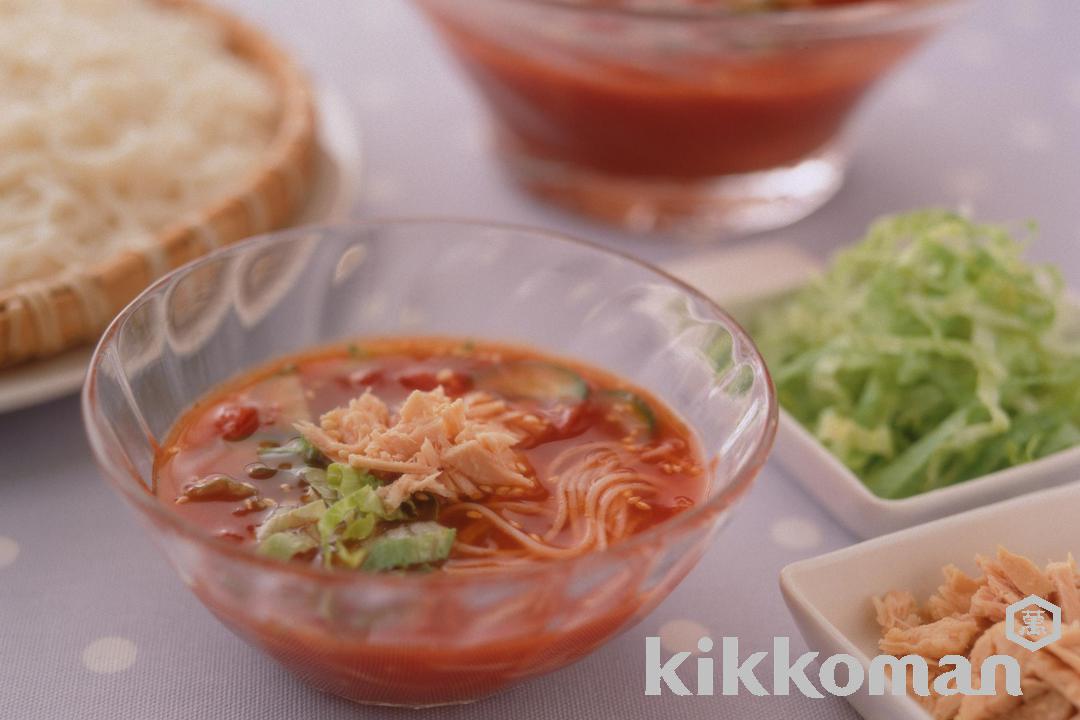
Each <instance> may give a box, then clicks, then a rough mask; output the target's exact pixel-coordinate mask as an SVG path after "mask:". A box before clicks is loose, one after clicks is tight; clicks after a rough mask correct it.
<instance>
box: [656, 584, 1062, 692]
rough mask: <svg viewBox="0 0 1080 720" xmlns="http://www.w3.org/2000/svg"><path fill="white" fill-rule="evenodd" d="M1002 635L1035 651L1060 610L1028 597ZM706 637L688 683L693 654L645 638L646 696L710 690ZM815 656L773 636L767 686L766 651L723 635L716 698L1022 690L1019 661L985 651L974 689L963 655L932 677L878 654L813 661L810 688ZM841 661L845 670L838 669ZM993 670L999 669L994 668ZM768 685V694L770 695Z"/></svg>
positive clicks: (944, 662)
mask: <svg viewBox="0 0 1080 720" xmlns="http://www.w3.org/2000/svg"><path fill="white" fill-rule="evenodd" d="M1005 636H1006V637H1007V638H1008V639H1009V640H1012V641H1013V642H1014V643H1016V644H1017V645H1020V646H1021V647H1024V648H1027V649H1028V650H1030V651H1032V652H1035V651H1036V650H1040V649H1042V648H1044V647H1046V646H1047V645H1050V644H1051V643H1053V642H1054V641H1056V640H1058V639H1060V638H1061V608H1059V607H1058V606H1057V605H1054V604H1053V603H1051V602H1049V601H1047V600H1045V599H1043V598H1041V597H1039V596H1038V595H1029V596H1028V597H1026V598H1023V599H1022V600H1019V601H1017V602H1015V603H1013V604H1012V605H1010V606H1009V607H1008V608H1006V614H1005ZM713 647H714V643H713V641H712V638H709V637H702V638H701V639H699V640H698V642H697V649H698V652H699V653H700V654H699V656H698V657H697V658H696V668H695V669H696V670H697V672H696V673H694V675H695V680H696V685H695V686H694V689H691V687H689V686H688V685H687V684H686V682H685V680H686V679H687V678H685V677H684V676H686V675H690V673H687V672H683V673H682V674H680V672H679V670H680V667H681V666H682V664H683V663H684V662H686V661H687V660H688V659H689V658H690V656H691V653H690V652H687V651H684V652H677V653H674V654H673V655H672V656H671V657H670V658H668V659H666V660H665V659H664V658H663V657H662V655H661V646H660V638H658V637H647V638H645V694H646V695H662V694H663V693H664V688H667V691H668V692H671V693H674V694H675V695H714V694H716V688H717V682H716V680H717V678H716V675H717V673H716V665H717V663H716V660H715V659H714V658H712V657H709V656H708V653H711V652H712V651H713ZM819 654H820V653H816V652H808V653H803V654H802V655H800V656H799V657H797V658H795V660H794V661H792V659H791V640H790V638H787V637H775V638H773V647H772V661H771V662H769V663H766V664H767V665H771V667H772V687H771V688H766V687H765V685H764V684H763V683H762V682H761V679H759V678H758V676H757V670H758V667H759V666H760V665H761V664H762V663H763V662H764V661H766V659H767V658H768V657H769V653H768V652H766V651H758V652H755V653H751V654H750V655H749V656H747V657H746V658H742V657H740V654H739V638H737V637H725V638H723V639H722V640H721V643H720V663H719V665H720V673H719V674H720V683H719V689H720V694H722V695H738V694H739V693H740V692H741V691H742V690H744V689H745V690H746V691H747V692H749V693H750V694H751V695H757V696H766V695H790V694H791V692H792V686H794V687H795V688H796V689H797V691H798V692H799V693H801V694H803V695H805V696H806V697H810V698H822V697H825V693H828V694H830V695H835V696H838V697H846V696H848V695H853V694H855V693H856V692H859V691H860V690H861V689H862V688H863V686H864V685H866V686H867V692H868V693H869V694H870V695H884V694H885V693H886V688H888V689H889V692H891V693H892V694H893V695H905V694H907V693H908V692H913V693H915V694H916V695H921V696H923V697H926V696H928V695H930V691H931V688H933V692H934V693H935V694H937V695H943V696H949V695H997V694H998V686H997V684H998V678H999V677H1000V676H1001V675H1002V674H1003V675H1004V679H1005V688H1004V692H1006V693H1008V694H1009V695H1014V696H1018V695H1023V691H1022V690H1021V689H1020V663H1019V662H1018V661H1017V660H1016V658H1014V657H1012V656H1009V655H990V656H989V657H987V658H986V659H985V660H984V661H983V662H982V665H981V666H980V667H979V687H977V688H976V687H973V686H972V681H971V680H972V667H971V661H970V660H968V659H967V658H966V657H964V656H963V655H946V656H944V657H943V658H941V659H940V660H939V661H938V663H937V666H938V670H939V671H940V672H939V673H938V675H937V676H936V677H935V678H934V680H933V683H931V682H930V666H929V663H928V662H927V660H926V658H924V657H922V656H921V655H905V656H903V657H894V656H892V655H878V656H876V657H873V658H871V659H870V663H869V665H868V666H867V665H865V664H863V663H862V662H860V661H859V659H858V658H855V657H854V656H852V655H846V654H838V655H830V656H828V657H825V658H822V659H821V662H820V664H819V666H818V673H817V680H818V683H817V684H816V685H815V684H814V683H813V682H812V681H811V679H810V676H809V675H807V671H808V670H809V669H810V665H811V663H813V662H814V661H815V660H817V659H818V655H819ZM841 666H843V668H844V671H843V672H841V673H838V672H837V670H838V669H839V668H840V667H841ZM998 668H1001V670H1003V673H998V672H997V670H998ZM770 690H771V692H770Z"/></svg>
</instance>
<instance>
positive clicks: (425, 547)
mask: <svg viewBox="0 0 1080 720" xmlns="http://www.w3.org/2000/svg"><path fill="white" fill-rule="evenodd" d="M455 534H456V531H455V530H454V529H453V528H448V527H443V526H442V525H439V524H438V523H433V522H414V523H409V524H408V525H400V526H398V527H396V528H393V529H391V530H388V531H387V532H386V533H385V534H383V535H380V536H379V537H377V538H375V539H374V540H372V541H371V542H370V543H368V544H367V556H366V557H365V558H364V564H363V566H362V567H363V569H364V570H370V571H378V570H392V569H394V568H404V567H409V566H410V565H423V564H425V563H432V562H438V561H439V560H445V559H446V558H447V557H448V556H449V555H450V548H451V547H452V546H453V544H454V536H455Z"/></svg>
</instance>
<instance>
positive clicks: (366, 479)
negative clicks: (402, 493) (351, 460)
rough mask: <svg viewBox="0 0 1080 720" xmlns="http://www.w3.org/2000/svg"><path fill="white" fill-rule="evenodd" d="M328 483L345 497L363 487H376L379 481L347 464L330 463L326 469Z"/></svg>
mask: <svg viewBox="0 0 1080 720" xmlns="http://www.w3.org/2000/svg"><path fill="white" fill-rule="evenodd" d="M326 483H327V484H328V485H329V486H330V487H331V488H333V489H334V490H336V491H337V492H338V494H339V495H340V496H342V497H344V496H346V495H352V494H353V493H354V492H356V491H357V490H359V489H360V488H362V487H366V486H371V487H376V486H378V484H379V481H378V480H377V479H376V478H375V476H374V475H372V474H371V473H369V472H367V471H358V470H356V469H355V468H353V467H350V466H349V465H346V464H345V463H330V465H329V466H328V467H327V468H326Z"/></svg>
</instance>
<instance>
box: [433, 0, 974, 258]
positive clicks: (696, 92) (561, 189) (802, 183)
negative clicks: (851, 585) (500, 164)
mask: <svg viewBox="0 0 1080 720" xmlns="http://www.w3.org/2000/svg"><path fill="white" fill-rule="evenodd" d="M418 2H419V4H420V6H421V7H422V8H423V9H424V10H425V11H426V13H427V14H428V16H429V17H430V18H431V19H432V20H433V22H434V24H435V26H436V27H437V28H438V29H439V30H440V31H441V32H442V35H443V37H444V38H445V40H446V42H447V44H448V45H449V47H450V49H451V50H452V51H453V53H454V55H455V56H456V57H457V58H458V60H459V61H460V62H461V64H462V66H463V67H464V68H465V70H466V71H467V72H468V74H469V75H470V76H471V78H472V79H473V80H474V81H475V83H476V85H477V86H478V87H479V89H480V91H481V93H482V94H483V96H484V98H485V99H486V101H487V103H488V105H489V107H490V109H491V114H492V116H493V118H494V127H495V131H496V138H497V146H498V150H499V153H500V155H501V157H502V159H503V160H504V161H505V163H506V165H507V166H508V167H509V169H510V170H511V173H512V175H513V176H514V177H515V178H516V179H517V180H518V181H519V182H520V183H521V184H522V185H523V186H525V187H526V188H527V189H529V190H530V191H532V192H533V193H535V194H537V195H539V196H541V197H543V198H545V199H548V200H551V201H553V202H555V203H557V204H560V205H563V206H566V207H569V208H571V209H573V210H575V211H578V212H581V213H583V214H585V215H589V216H593V217H597V218H600V219H602V220H606V221H609V222H614V223H616V224H619V225H622V226H624V227H626V228H628V229H631V230H637V231H651V230H675V231H679V232H681V233H682V234H690V235H701V236H705V237H710V238H711V237H716V236H717V235H724V234H733V233H741V232H749V231H755V230H764V229H767V228H773V227H778V226H782V225H786V224H788V223H791V222H794V221H795V220H798V219H799V218H801V217H803V216H805V215H807V214H809V213H810V212H812V211H813V210H815V209H816V208H817V207H819V206H820V205H821V204H823V203H824V202H825V201H827V200H828V199H829V198H830V197H831V196H832V195H833V193H835V192H836V190H837V189H838V188H839V187H840V184H841V182H842V180H843V177H844V169H845V166H846V162H847V148H846V146H845V143H844V139H843V128H844V125H845V122H846V121H847V119H848V117H849V116H850V114H851V112H852V109H853V108H854V107H855V106H856V104H857V103H858V101H859V100H860V98H862V97H863V95H864V94H865V93H866V91H867V89H868V88H870V87H871V86H872V85H873V84H874V82H875V81H877V80H878V79H879V78H881V77H882V76H883V75H884V74H885V73H886V72H887V71H888V70H889V69H890V68H891V67H893V66H894V65H895V64H896V63H897V62H898V61H899V60H900V59H902V58H903V57H905V56H906V55H907V54H908V53H910V52H911V51H912V50H913V49H914V48H915V47H916V46H918V45H919V43H920V42H922V41H923V40H924V39H925V38H926V37H927V36H928V35H929V34H930V33H931V32H932V31H933V30H935V29H937V28H938V27H940V26H941V25H942V24H943V23H944V22H945V21H946V20H948V19H949V18H951V17H953V16H954V15H956V14H957V12H958V11H959V10H960V8H961V7H962V6H963V5H964V4H966V3H965V2H964V1H963V0H872V1H865V2H851V3H844V4H840V5H830V6H828V7H819V8H812V9H807V10H783V11H779V10H762V11H755V12H736V11H734V10H732V9H730V8H731V6H732V5H737V4H738V3H732V2H722V1H719V0H714V1H713V2H686V1H682V0H656V1H654V2H603V1H600V0H472V1H471V2H460V0H418Z"/></svg>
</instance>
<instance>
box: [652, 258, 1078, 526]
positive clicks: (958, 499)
mask: <svg viewBox="0 0 1080 720" xmlns="http://www.w3.org/2000/svg"><path fill="white" fill-rule="evenodd" d="M822 267H823V266H822V264H821V263H820V262H819V261H818V260H817V259H816V258H814V257H812V256H810V255H808V254H806V253H805V252H804V251H803V250H801V249H799V248H798V247H796V246H793V245H790V244H786V243H761V244H759V245H756V246H748V247H745V248H738V249H721V250H717V251H713V252H711V253H705V254H701V255H695V256H693V257H691V258H688V259H685V260H681V261H679V262H675V263H669V264H668V265H667V269H668V270H669V271H670V272H671V273H672V274H673V275H676V276H677V277H680V278H682V279H683V280H685V281H686V282H688V283H690V284H691V285H694V286H696V287H697V288H699V289H700V290H701V291H702V292H704V293H706V294H707V295H709V296H710V297H712V298H714V299H715V300H717V301H718V302H719V303H720V304H721V305H722V306H724V307H727V308H728V309H729V310H730V311H731V312H732V313H733V314H734V315H735V317H736V318H740V317H746V316H747V314H749V313H752V312H753V310H754V309H755V308H756V307H760V306H761V305H762V304H764V303H766V302H769V301H773V300H775V299H777V298H778V297H780V296H781V295H784V294H787V293H789V292H791V291H793V290H795V289H797V288H798V287H800V286H801V285H803V284H805V283H806V282H808V281H809V280H810V278H811V277H813V276H814V275H815V274H817V273H818V272H820V271H821V270H822ZM773 456H774V457H775V458H776V459H777V460H779V461H780V463H781V464H782V465H783V466H784V467H785V468H786V469H787V470H788V471H789V472H790V473H791V475H792V476H793V477H794V478H795V480H797V481H798V483H799V484H800V485H802V486H803V488H805V489H806V491H807V492H808V493H810V494H811V495H812V496H813V497H814V498H815V499H816V500H817V501H818V502H819V503H821V505H822V506H824V507H825V508H826V509H827V510H828V511H829V512H830V513H832V515H833V516H834V517H835V518H836V519H837V520H838V521H839V522H840V524H842V525H843V526H844V527H846V528H847V529H848V530H850V531H851V532H852V533H854V534H855V535H857V536H858V537H860V538H870V537H876V536H878V535H883V534H885V533H890V532H895V531H897V530H901V529H903V528H907V527H911V526H913V525H918V524H920V523H925V522H929V521H931V520H937V519H938V518H943V517H948V516H949V515H953V514H955V513H958V512H962V511H964V510H970V509H972V508H976V507H980V506H982V505H988V504H990V503H993V502H998V501H1000V500H1006V499H1008V498H1012V497H1017V496H1019V495H1023V494H1025V493H1029V492H1034V491H1037V490H1044V489H1046V488H1051V487H1056V486H1059V485H1062V484H1065V483H1068V482H1072V481H1073V480H1078V479H1080V447H1077V448H1072V449H1070V450H1064V451H1062V452H1059V453H1056V454H1054V455H1051V456H1049V457H1045V458H1042V459H1040V460H1036V461H1034V462H1029V463H1025V464H1023V465H1018V466H1016V467H1013V468H1009V469H1007V470H1000V471H998V472H995V473H990V474H989V475H983V476H982V477H979V478H974V479H972V480H968V481H967V482H963V483H959V484H957V485H951V486H949V487H945V488H940V489H937V490H932V491H930V492H927V493H923V494H921V495H916V496H914V497H910V498H904V499H902V500H887V499H885V498H881V497H878V496H877V495H874V493H872V492H870V490H869V489H867V487H866V485H864V484H863V482H862V481H861V480H859V478H858V477H856V475H855V473H853V472H852V471H851V470H849V469H848V468H847V467H846V466H845V465H844V464H843V463H842V462H840V461H839V460H838V459H837V458H836V457H835V456H834V455H833V454H832V453H830V452H829V451H828V450H826V449H825V447H824V446H823V445H822V444H821V443H819V442H818V441H817V439H816V438H815V437H814V436H813V434H812V433H811V432H810V431H809V430H807V429H806V428H805V427H803V426H802V425H801V424H800V423H799V422H798V421H797V420H795V419H794V418H793V417H791V416H790V415H789V414H788V413H786V412H785V411H784V410H783V408H781V410H780V425H779V428H778V430H777V433H776V444H775V445H774V449H773Z"/></svg>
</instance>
